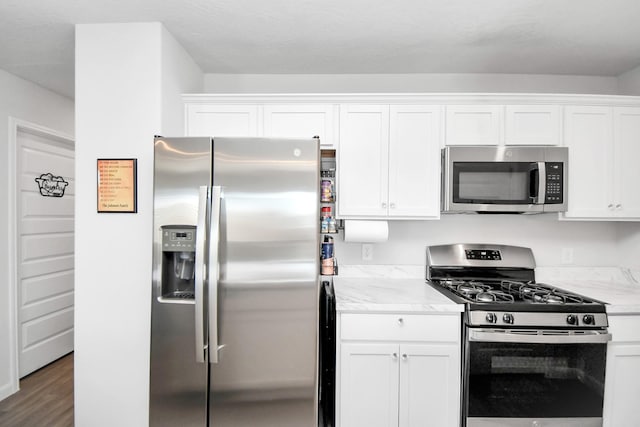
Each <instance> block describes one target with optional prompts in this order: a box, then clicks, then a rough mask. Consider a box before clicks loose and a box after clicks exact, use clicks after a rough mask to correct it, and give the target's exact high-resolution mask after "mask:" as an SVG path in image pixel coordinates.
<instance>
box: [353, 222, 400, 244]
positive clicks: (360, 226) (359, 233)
mask: <svg viewBox="0 0 640 427" xmlns="http://www.w3.org/2000/svg"><path fill="white" fill-rule="evenodd" d="M388 239H389V224H388V223H387V221H360V220H352V219H347V220H345V221H344V241H345V242H365V243H373V242H386V241H387V240H388Z"/></svg>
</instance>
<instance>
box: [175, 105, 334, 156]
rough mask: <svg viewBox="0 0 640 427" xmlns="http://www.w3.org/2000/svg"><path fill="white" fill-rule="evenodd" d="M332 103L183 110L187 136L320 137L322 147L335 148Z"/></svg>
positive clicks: (188, 108)
mask: <svg viewBox="0 0 640 427" xmlns="http://www.w3.org/2000/svg"><path fill="white" fill-rule="evenodd" d="M337 108H338V107H337V105H334V104H207V103H194V104H187V105H186V107H185V127H186V132H185V134H186V135H187V136H264V137H274V138H277V137H283V138H311V137H313V136H319V137H320V145H321V147H322V148H332V147H335V146H337V142H338V127H337V123H336V117H337V113H336V111H337Z"/></svg>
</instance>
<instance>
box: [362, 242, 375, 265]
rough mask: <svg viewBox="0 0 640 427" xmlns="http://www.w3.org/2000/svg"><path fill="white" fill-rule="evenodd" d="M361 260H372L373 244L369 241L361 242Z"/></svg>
mask: <svg viewBox="0 0 640 427" xmlns="http://www.w3.org/2000/svg"><path fill="white" fill-rule="evenodd" d="M362 260H363V261H371V260H373V245H372V244H371V243H363V244H362Z"/></svg>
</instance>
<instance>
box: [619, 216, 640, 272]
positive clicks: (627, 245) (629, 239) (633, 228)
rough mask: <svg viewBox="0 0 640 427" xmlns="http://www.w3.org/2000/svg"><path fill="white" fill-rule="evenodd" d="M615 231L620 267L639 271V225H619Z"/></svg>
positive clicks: (636, 223) (626, 223) (628, 223)
mask: <svg viewBox="0 0 640 427" xmlns="http://www.w3.org/2000/svg"><path fill="white" fill-rule="evenodd" d="M617 231H618V259H619V261H618V262H619V264H620V266H621V267H625V268H630V269H633V270H637V271H640V223H638V222H625V223H620V224H618V229H617Z"/></svg>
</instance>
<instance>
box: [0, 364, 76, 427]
mask: <svg viewBox="0 0 640 427" xmlns="http://www.w3.org/2000/svg"><path fill="white" fill-rule="evenodd" d="M0 426H2V427H70V426H73V353H69V354H68V355H66V356H64V357H62V358H60V359H58V360H56V361H55V362H53V363H51V364H49V365H47V366H45V367H44V368H42V369H39V370H37V371H35V372H34V373H32V374H29V375H28V376H26V377H24V378H23V379H22V380H20V391H19V392H17V393H16V394H14V395H12V396H9V397H8V398H6V399H5V400H3V401H1V402H0Z"/></svg>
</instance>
